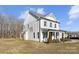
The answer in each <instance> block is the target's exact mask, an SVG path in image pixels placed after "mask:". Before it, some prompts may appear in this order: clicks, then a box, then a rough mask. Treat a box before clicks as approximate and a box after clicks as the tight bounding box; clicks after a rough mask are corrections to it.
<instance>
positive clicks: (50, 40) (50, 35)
mask: <svg viewBox="0 0 79 59" xmlns="http://www.w3.org/2000/svg"><path fill="white" fill-rule="evenodd" d="M49 42H52V32H49V38H48V43H49Z"/></svg>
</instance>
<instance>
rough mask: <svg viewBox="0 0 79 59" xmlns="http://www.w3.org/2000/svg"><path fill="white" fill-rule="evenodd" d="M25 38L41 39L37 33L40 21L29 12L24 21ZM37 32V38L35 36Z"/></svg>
mask: <svg viewBox="0 0 79 59" xmlns="http://www.w3.org/2000/svg"><path fill="white" fill-rule="evenodd" d="M24 29H25V34H24V39H25V40H35V41H39V39H38V35H37V33H38V32H39V21H37V19H36V18H35V17H34V16H32V15H30V14H29V13H28V16H27V18H26V20H25V22H24ZM34 33H35V38H34Z"/></svg>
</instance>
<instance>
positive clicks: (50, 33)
mask: <svg viewBox="0 0 79 59" xmlns="http://www.w3.org/2000/svg"><path fill="white" fill-rule="evenodd" d="M60 36H61V35H60V31H56V30H42V31H41V39H42V41H43V42H52V40H54V39H55V40H56V39H58V40H59V41H60Z"/></svg>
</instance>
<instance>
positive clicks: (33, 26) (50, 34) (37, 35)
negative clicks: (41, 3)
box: [23, 11, 66, 42]
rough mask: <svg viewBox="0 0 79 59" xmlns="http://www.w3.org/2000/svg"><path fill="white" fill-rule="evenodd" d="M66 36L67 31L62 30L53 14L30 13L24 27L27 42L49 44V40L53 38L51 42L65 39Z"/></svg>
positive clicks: (24, 36)
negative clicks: (33, 41)
mask: <svg viewBox="0 0 79 59" xmlns="http://www.w3.org/2000/svg"><path fill="white" fill-rule="evenodd" d="M65 34H66V33H65V31H62V30H61V28H60V22H58V21H57V19H56V17H55V16H54V15H53V14H52V13H49V14H47V15H42V14H39V13H36V12H32V11H29V12H28V15H27V17H26V19H25V21H24V27H23V38H24V39H25V40H35V41H39V42H48V41H49V38H51V39H50V41H51V40H53V39H55V40H56V39H58V40H60V39H62V38H65V37H66V35H65Z"/></svg>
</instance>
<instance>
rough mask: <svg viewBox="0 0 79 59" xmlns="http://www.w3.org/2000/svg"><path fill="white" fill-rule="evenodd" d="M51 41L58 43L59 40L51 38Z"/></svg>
mask: <svg viewBox="0 0 79 59" xmlns="http://www.w3.org/2000/svg"><path fill="white" fill-rule="evenodd" d="M52 42H53V43H59V42H60V41H59V40H58V39H53V40H52Z"/></svg>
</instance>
